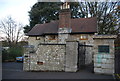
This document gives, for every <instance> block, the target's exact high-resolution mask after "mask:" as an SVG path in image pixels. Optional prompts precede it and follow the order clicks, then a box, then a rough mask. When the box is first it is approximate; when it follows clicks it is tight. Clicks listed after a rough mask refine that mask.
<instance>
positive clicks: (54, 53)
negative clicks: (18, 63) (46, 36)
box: [24, 44, 65, 71]
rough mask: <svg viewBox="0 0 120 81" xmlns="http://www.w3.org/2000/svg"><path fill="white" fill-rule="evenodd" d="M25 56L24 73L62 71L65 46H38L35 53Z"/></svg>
mask: <svg viewBox="0 0 120 81" xmlns="http://www.w3.org/2000/svg"><path fill="white" fill-rule="evenodd" d="M27 56H28V57H25V60H24V70H26V71H28V70H29V71H64V65H65V62H64V60H65V45H62V44H61V45H54V44H53V45H52V44H40V45H39V46H38V49H37V51H36V53H29V54H28V55H27ZM25 63H27V64H25ZM28 68H29V69H28Z"/></svg>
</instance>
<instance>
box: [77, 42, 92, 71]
mask: <svg viewBox="0 0 120 81" xmlns="http://www.w3.org/2000/svg"><path fill="white" fill-rule="evenodd" d="M91 47H93V46H91V45H86V44H85V43H83V44H81V43H79V47H78V71H79V70H81V69H85V67H86V64H85V59H86V51H87V48H91ZM91 51H92V50H91ZM90 66H91V65H90Z"/></svg>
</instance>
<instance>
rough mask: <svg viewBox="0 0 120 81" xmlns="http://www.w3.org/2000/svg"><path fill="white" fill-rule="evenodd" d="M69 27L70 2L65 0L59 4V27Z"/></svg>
mask: <svg viewBox="0 0 120 81" xmlns="http://www.w3.org/2000/svg"><path fill="white" fill-rule="evenodd" d="M70 27H71V11H70V4H69V3H68V2H65V3H64V4H63V5H62V6H61V11H60V13H59V28H70Z"/></svg>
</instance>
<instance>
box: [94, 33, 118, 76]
mask: <svg viewBox="0 0 120 81" xmlns="http://www.w3.org/2000/svg"><path fill="white" fill-rule="evenodd" d="M116 37H117V36H116V35H95V36H94V37H93V39H94V72H95V73H99V74H114V72H115V69H114V68H115V67H114V59H115V54H114V53H115V48H114V40H115V38H116Z"/></svg>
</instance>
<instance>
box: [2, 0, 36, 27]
mask: <svg viewBox="0 0 120 81" xmlns="http://www.w3.org/2000/svg"><path fill="white" fill-rule="evenodd" d="M36 2H37V0H0V20H2V19H3V18H6V17H7V16H11V17H12V18H13V19H14V20H16V21H17V22H20V23H22V24H23V25H26V24H29V16H28V11H30V8H31V7H32V6H33V5H34V4H35V3H36Z"/></svg>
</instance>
